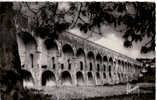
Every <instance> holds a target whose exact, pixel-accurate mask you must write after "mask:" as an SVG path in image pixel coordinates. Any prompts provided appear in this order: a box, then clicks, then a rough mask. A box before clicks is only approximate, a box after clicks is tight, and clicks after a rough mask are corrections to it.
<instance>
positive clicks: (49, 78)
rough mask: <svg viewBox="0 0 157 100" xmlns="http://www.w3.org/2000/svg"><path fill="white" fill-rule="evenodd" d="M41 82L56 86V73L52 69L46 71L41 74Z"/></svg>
mask: <svg viewBox="0 0 157 100" xmlns="http://www.w3.org/2000/svg"><path fill="white" fill-rule="evenodd" d="M41 84H42V86H55V85H56V77H55V74H54V73H53V72H52V71H50V70H46V71H44V72H43V73H42V76H41Z"/></svg>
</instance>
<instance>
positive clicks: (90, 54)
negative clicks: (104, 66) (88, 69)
mask: <svg viewBox="0 0 157 100" xmlns="http://www.w3.org/2000/svg"><path fill="white" fill-rule="evenodd" d="M87 56H88V59H89V60H94V53H93V52H92V51H90V52H88V55H87Z"/></svg>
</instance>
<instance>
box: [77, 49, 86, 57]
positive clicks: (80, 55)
mask: <svg viewBox="0 0 157 100" xmlns="http://www.w3.org/2000/svg"><path fill="white" fill-rule="evenodd" d="M76 57H85V52H84V50H83V49H82V48H79V49H78V50H77V52H76Z"/></svg>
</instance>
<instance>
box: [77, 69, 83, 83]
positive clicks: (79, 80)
mask: <svg viewBox="0 0 157 100" xmlns="http://www.w3.org/2000/svg"><path fill="white" fill-rule="evenodd" d="M76 79H77V85H79V86H82V85H84V78H83V74H82V72H80V71H79V72H77V73H76Z"/></svg>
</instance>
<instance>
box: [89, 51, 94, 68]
mask: <svg viewBox="0 0 157 100" xmlns="http://www.w3.org/2000/svg"><path fill="white" fill-rule="evenodd" d="M94 58H95V57H94V53H93V52H92V51H89V52H88V54H87V59H88V62H89V70H90V71H91V70H92V69H93V65H94Z"/></svg>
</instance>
